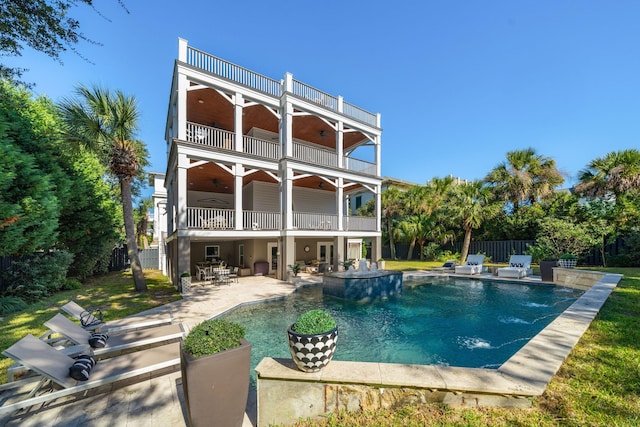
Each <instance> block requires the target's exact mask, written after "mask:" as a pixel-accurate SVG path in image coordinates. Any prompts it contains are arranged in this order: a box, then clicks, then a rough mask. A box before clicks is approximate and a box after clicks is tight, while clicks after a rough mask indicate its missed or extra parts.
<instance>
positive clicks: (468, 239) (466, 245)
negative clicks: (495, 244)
mask: <svg viewBox="0 0 640 427" xmlns="http://www.w3.org/2000/svg"><path fill="white" fill-rule="evenodd" d="M470 245H471V228H465V229H464V243H463V244H462V255H461V256H460V262H462V263H464V262H465V261H466V260H467V255H469V246H470Z"/></svg>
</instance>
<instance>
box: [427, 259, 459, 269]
mask: <svg viewBox="0 0 640 427" xmlns="http://www.w3.org/2000/svg"><path fill="white" fill-rule="evenodd" d="M455 268H456V261H455V260H454V259H448V260H446V261H445V263H444V264H442V267H436V268H434V269H433V270H435V271H450V270H454V269H455Z"/></svg>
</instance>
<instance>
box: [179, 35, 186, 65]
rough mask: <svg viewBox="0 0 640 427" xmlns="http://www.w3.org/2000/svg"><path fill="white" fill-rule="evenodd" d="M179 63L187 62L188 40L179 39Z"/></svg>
mask: <svg viewBox="0 0 640 427" xmlns="http://www.w3.org/2000/svg"><path fill="white" fill-rule="evenodd" d="M178 61H182V62H187V40H186V39H183V38H181V37H178Z"/></svg>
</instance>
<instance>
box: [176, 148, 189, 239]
mask: <svg viewBox="0 0 640 427" xmlns="http://www.w3.org/2000/svg"><path fill="white" fill-rule="evenodd" d="M187 166H189V158H188V157H187V155H186V154H178V179H177V190H178V194H177V195H176V196H177V197H176V215H177V218H176V228H177V229H178V230H186V229H187Z"/></svg>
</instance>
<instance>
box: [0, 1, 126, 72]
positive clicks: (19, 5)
mask: <svg viewBox="0 0 640 427" xmlns="http://www.w3.org/2000/svg"><path fill="white" fill-rule="evenodd" d="M79 3H84V4H86V5H88V6H90V7H92V8H94V5H93V0H4V1H2V2H0V56H21V55H22V51H23V49H24V45H27V46H29V47H30V48H32V49H35V50H37V51H39V52H42V53H44V54H46V55H48V56H49V57H51V58H53V59H54V60H57V61H58V62H60V63H62V61H61V60H60V53H61V52H64V51H66V50H67V48H69V49H71V50H73V51H75V45H76V44H77V43H78V42H79V41H80V40H85V41H87V42H89V43H93V44H96V43H95V42H93V41H91V40H89V39H87V38H86V37H85V36H84V35H83V34H82V33H81V32H80V22H79V21H78V20H76V19H74V18H72V17H70V16H69V15H68V12H69V10H70V9H71V8H72V7H74V6H77V5H78V4H79ZM118 3H120V6H122V8H123V9H124V10H125V11H127V10H126V8H125V6H124V3H123V2H122V1H121V0H118ZM127 13H128V11H127ZM76 53H77V52H76ZM24 71H26V69H24V68H19V67H8V66H6V65H3V64H0V78H2V79H9V80H14V81H16V80H17V79H18V78H20V76H21V75H22V73H23V72H24Z"/></svg>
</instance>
